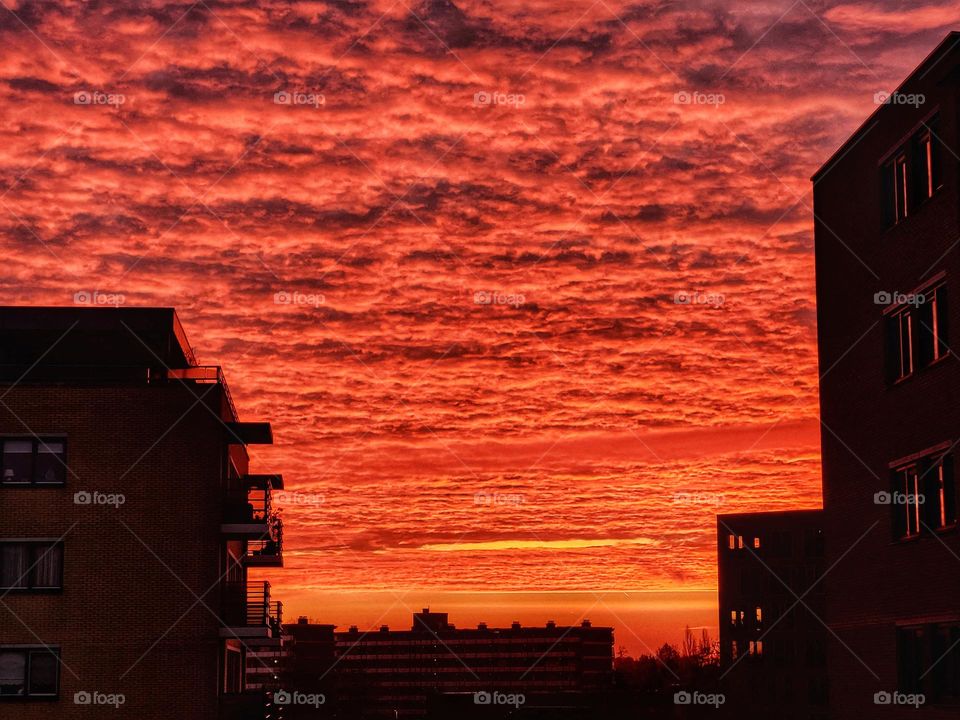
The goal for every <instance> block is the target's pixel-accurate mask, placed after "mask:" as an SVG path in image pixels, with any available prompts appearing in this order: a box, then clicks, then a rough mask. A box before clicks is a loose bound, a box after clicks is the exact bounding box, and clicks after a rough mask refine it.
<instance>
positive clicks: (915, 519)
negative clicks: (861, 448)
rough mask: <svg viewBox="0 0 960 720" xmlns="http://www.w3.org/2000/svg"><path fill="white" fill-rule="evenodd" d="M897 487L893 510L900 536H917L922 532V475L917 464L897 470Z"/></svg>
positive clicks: (893, 499)
mask: <svg viewBox="0 0 960 720" xmlns="http://www.w3.org/2000/svg"><path fill="white" fill-rule="evenodd" d="M896 478H897V481H896V488H895V491H894V494H893V498H892V501H893V504H892V507H893V511H894V517H895V518H896V520H897V534H898V535H899V536H900V537H915V536H917V535H919V534H920V503H921V502H922V500H921V497H920V475H919V473H918V470H917V466H916V465H908V466H907V467H904V468H901V469H899V470H897V472H896Z"/></svg>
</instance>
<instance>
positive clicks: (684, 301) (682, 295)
mask: <svg viewBox="0 0 960 720" xmlns="http://www.w3.org/2000/svg"><path fill="white" fill-rule="evenodd" d="M726 300H727V299H726V298H725V297H724V296H723V294H722V293H716V292H702V291H700V290H689V291H681V292H678V293H674V294H673V304H674V305H704V306H706V307H713V308H718V307H721V306H722V305H723V304H724V303H725V302H726Z"/></svg>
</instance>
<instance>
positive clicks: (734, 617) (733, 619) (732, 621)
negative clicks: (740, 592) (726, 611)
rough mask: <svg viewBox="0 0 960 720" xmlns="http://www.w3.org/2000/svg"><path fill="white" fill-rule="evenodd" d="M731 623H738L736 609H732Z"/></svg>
mask: <svg viewBox="0 0 960 720" xmlns="http://www.w3.org/2000/svg"><path fill="white" fill-rule="evenodd" d="M730 624H731V625H736V624H737V611H736V610H731V611H730Z"/></svg>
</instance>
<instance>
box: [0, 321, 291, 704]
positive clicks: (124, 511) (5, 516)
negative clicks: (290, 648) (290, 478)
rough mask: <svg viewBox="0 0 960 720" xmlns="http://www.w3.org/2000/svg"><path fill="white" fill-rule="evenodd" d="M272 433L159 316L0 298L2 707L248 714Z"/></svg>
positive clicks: (269, 538)
mask: <svg viewBox="0 0 960 720" xmlns="http://www.w3.org/2000/svg"><path fill="white" fill-rule="evenodd" d="M271 439H272V434H271V430H270V426H269V425H268V424H266V423H242V422H239V420H238V416H237V411H236V408H235V407H234V405H233V401H232V399H231V397H230V393H229V390H228V388H227V384H226V381H225V380H224V377H223V374H222V372H221V371H220V369H219V368H218V367H202V366H199V365H197V363H196V359H195V357H194V355H193V352H192V350H191V349H190V345H189V344H188V342H187V340H186V336H185V334H184V332H183V329H182V327H181V325H180V322H179V320H178V319H177V315H176V313H175V312H174V311H173V310H172V309H146V308H144V309H133V308H119V309H117V308H109V309H100V308H19V307H18V308H14V307H5V308H0V459H2V465H0V473H2V476H0V585H2V589H0V717H16V718H18V719H22V720H34V719H36V720H40V719H41V718H58V719H69V718H80V717H85V718H89V717H107V716H112V715H110V713H112V712H113V711H114V710H115V709H117V708H119V709H120V710H122V713H121V715H122V716H124V717H137V718H139V719H141V720H166V719H168V718H171V717H176V718H191V719H192V718H197V719H200V718H203V719H204V720H209V718H217V717H223V718H232V717H236V718H240V717H243V718H254V717H262V705H263V700H262V698H260V697H259V696H258V695H253V696H250V695H248V694H246V693H245V685H246V683H245V665H246V664H247V663H248V662H250V661H253V662H255V661H256V653H257V651H258V650H259V649H261V648H263V647H265V646H266V647H269V646H270V645H271V644H275V643H277V642H279V639H278V636H279V628H280V624H279V623H280V617H279V611H280V607H279V604H278V603H277V602H275V601H274V600H273V598H272V597H271V595H270V588H269V583H266V582H257V583H254V582H252V581H248V578H247V572H248V568H249V567H257V566H260V567H263V566H265V567H276V566H279V565H280V564H281V563H282V555H281V541H282V536H281V533H282V528H281V526H280V523H279V521H278V519H277V518H276V515H275V513H274V512H273V509H272V507H271V502H270V500H271V491H272V489H273V488H275V487H278V486H279V485H280V484H281V480H280V478H279V476H275V475H254V474H251V473H250V468H249V457H248V452H247V446H248V445H249V444H253V443H265V442H270V441H271ZM98 706H99V707H98Z"/></svg>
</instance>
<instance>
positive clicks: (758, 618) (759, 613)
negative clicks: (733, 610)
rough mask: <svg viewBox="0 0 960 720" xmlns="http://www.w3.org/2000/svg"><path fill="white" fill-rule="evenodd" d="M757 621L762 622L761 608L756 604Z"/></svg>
mask: <svg viewBox="0 0 960 720" xmlns="http://www.w3.org/2000/svg"><path fill="white" fill-rule="evenodd" d="M757 622H758V623H762V622H763V608H761V607H760V606H759V605H758V606H757Z"/></svg>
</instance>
